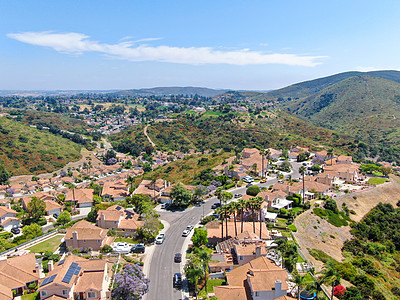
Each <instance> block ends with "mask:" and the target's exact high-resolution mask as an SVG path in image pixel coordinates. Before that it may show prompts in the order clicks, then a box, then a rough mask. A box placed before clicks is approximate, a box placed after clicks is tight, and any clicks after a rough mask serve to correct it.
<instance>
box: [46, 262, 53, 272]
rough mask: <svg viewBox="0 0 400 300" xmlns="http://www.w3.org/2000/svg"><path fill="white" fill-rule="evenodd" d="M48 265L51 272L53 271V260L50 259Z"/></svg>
mask: <svg viewBox="0 0 400 300" xmlns="http://www.w3.org/2000/svg"><path fill="white" fill-rule="evenodd" d="M47 267H48V269H49V272H51V271H53V269H54V266H53V261H52V260H49V262H48V263H47Z"/></svg>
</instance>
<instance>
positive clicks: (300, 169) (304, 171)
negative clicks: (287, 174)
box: [299, 166, 307, 204]
mask: <svg viewBox="0 0 400 300" xmlns="http://www.w3.org/2000/svg"><path fill="white" fill-rule="evenodd" d="M306 171H307V168H306V167H305V166H301V167H300V168H299V173H300V174H301V175H302V176H303V204H304V199H305V193H306V191H305V183H304V176H305V175H306Z"/></svg>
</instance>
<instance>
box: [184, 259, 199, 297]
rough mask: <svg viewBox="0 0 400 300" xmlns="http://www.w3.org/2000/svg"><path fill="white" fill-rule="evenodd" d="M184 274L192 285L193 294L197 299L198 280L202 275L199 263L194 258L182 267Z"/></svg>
mask: <svg viewBox="0 0 400 300" xmlns="http://www.w3.org/2000/svg"><path fill="white" fill-rule="evenodd" d="M184 272H185V276H186V278H187V280H188V281H189V283H190V284H192V285H194V293H195V295H196V298H197V285H198V283H199V278H200V277H201V276H202V275H203V270H202V266H201V263H200V261H199V260H198V259H196V258H192V259H191V260H189V261H188V262H187V263H186V265H185V267H184Z"/></svg>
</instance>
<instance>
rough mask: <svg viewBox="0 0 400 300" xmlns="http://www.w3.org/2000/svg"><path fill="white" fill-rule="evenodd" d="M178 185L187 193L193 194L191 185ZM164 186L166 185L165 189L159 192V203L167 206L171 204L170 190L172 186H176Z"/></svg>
mask: <svg viewBox="0 0 400 300" xmlns="http://www.w3.org/2000/svg"><path fill="white" fill-rule="evenodd" d="M179 184H180V185H181V186H183V187H184V188H185V189H187V190H189V191H192V192H193V190H194V188H195V187H194V186H191V185H186V184H183V183H179ZM166 185H167V187H166V188H165V189H163V190H162V191H161V195H160V198H159V201H160V202H161V203H169V204H171V203H172V199H171V191H172V188H173V187H174V186H176V184H169V183H167V184H166Z"/></svg>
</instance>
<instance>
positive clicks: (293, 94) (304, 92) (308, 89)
mask: <svg viewBox="0 0 400 300" xmlns="http://www.w3.org/2000/svg"><path fill="white" fill-rule="evenodd" d="M362 75H367V76H371V77H376V78H383V79H388V80H391V81H394V82H398V83H400V72H399V71H392V70H388V71H371V72H357V71H351V72H344V73H339V74H335V75H331V76H328V77H323V78H318V79H314V80H309V81H304V82H300V83H296V84H293V85H290V86H288V87H285V88H282V89H279V90H275V91H271V92H268V93H266V94H265V99H267V100H277V99H278V98H283V99H284V100H287V99H288V98H291V99H296V98H303V97H308V96H310V95H312V94H315V93H318V92H320V91H322V90H323V89H326V88H328V87H329V86H331V85H333V84H335V83H338V82H340V81H342V80H345V79H347V78H350V77H353V76H362Z"/></svg>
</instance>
